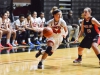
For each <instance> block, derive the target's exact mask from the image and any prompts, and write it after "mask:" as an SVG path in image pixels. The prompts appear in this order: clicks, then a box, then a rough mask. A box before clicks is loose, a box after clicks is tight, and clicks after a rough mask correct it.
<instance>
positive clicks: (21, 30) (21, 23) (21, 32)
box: [15, 14, 26, 45]
mask: <svg viewBox="0 0 100 75" xmlns="http://www.w3.org/2000/svg"><path fill="white" fill-rule="evenodd" d="M15 27H16V29H17V39H18V37H20V36H22V41H21V44H22V45H26V42H25V38H26V30H25V16H24V15H23V14H20V15H19V19H17V20H16V21H15Z"/></svg>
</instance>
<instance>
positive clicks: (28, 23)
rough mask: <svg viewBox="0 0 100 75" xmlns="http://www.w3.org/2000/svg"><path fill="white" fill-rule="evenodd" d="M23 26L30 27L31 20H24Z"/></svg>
mask: <svg viewBox="0 0 100 75" xmlns="http://www.w3.org/2000/svg"><path fill="white" fill-rule="evenodd" d="M25 25H26V26H27V27H30V25H31V20H29V21H28V20H27V18H26V19H25Z"/></svg>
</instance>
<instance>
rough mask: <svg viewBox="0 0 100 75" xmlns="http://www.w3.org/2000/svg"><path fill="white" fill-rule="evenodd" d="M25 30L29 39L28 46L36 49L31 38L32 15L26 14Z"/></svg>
mask: <svg viewBox="0 0 100 75" xmlns="http://www.w3.org/2000/svg"><path fill="white" fill-rule="evenodd" d="M25 29H26V32H27V34H26V35H27V38H28V44H29V45H30V47H34V44H33V43H32V42H31V38H30V31H31V30H32V21H31V13H27V14H26V18H25Z"/></svg>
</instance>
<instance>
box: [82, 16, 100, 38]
mask: <svg viewBox="0 0 100 75" xmlns="http://www.w3.org/2000/svg"><path fill="white" fill-rule="evenodd" d="M91 20H92V17H91V18H90V20H89V21H86V20H85V19H84V23H83V25H84V33H85V35H86V36H89V37H95V36H96V35H98V33H97V32H96V30H95V28H94V25H93V24H92V22H91Z"/></svg>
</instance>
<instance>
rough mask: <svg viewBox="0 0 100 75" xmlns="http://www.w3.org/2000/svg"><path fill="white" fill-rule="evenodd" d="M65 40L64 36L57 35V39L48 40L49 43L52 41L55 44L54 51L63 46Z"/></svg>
mask: <svg viewBox="0 0 100 75" xmlns="http://www.w3.org/2000/svg"><path fill="white" fill-rule="evenodd" d="M62 40H63V36H62V35H56V37H50V38H47V42H49V41H51V42H53V44H54V45H53V46H52V50H53V51H55V50H56V49H57V48H58V47H59V45H60V44H61V42H62Z"/></svg>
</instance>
